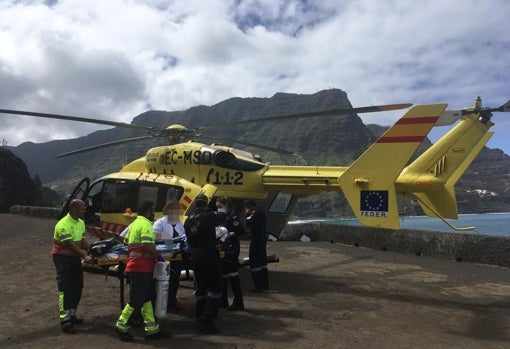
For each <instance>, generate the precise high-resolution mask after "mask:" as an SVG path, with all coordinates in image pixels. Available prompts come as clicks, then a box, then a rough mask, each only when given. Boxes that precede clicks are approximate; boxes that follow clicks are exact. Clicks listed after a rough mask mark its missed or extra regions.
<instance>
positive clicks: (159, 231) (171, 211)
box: [153, 201, 186, 311]
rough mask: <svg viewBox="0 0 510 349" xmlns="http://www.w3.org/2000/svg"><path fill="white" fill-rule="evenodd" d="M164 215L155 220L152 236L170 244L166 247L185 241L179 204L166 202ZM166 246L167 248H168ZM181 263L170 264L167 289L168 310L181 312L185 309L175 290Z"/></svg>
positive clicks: (177, 287)
mask: <svg viewBox="0 0 510 349" xmlns="http://www.w3.org/2000/svg"><path fill="white" fill-rule="evenodd" d="M163 213H164V214H165V215H164V216H163V217H161V218H160V219H158V220H156V221H155V222H154V224H153V230H154V234H156V239H158V240H164V241H165V242H170V244H168V245H173V244H174V243H173V241H174V239H179V240H181V239H184V241H185V240H186V233H185V231H184V226H183V225H182V223H181V221H180V220H179V202H178V201H168V202H167V203H166V205H165V207H163ZM168 245H167V246H168ZM181 270H182V262H180V261H172V262H170V284H169V287H168V308H167V309H168V310H173V311H181V310H186V307H185V306H184V305H182V304H178V303H177V290H178V289H179V282H180V278H181Z"/></svg>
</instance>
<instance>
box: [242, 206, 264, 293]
mask: <svg viewBox="0 0 510 349" xmlns="http://www.w3.org/2000/svg"><path fill="white" fill-rule="evenodd" d="M266 224H267V217H266V212H265V211H264V210H262V209H261V208H260V207H258V206H257V203H256V202H255V201H248V202H247V203H246V225H247V226H248V227H249V228H250V231H251V238H250V248H249V252H248V254H249V259H250V273H251V278H252V280H253V285H254V288H253V289H252V292H264V291H266V290H268V289H269V273H268V270H267V251H266V245H267V231H266Z"/></svg>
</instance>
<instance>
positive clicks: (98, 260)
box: [84, 244, 221, 309]
mask: <svg viewBox="0 0 510 349" xmlns="http://www.w3.org/2000/svg"><path fill="white" fill-rule="evenodd" d="M156 249H157V250H158V252H159V254H160V256H161V258H163V259H164V260H166V261H169V262H170V263H172V262H177V261H178V262H182V263H183V267H184V269H186V270H189V268H190V260H191V257H190V255H189V254H188V253H187V252H186V251H184V250H182V249H181V248H180V246H179V245H178V244H177V245H175V247H174V248H173V249H172V250H167V249H166V248H165V247H164V245H163V246H162V245H156ZM220 257H221V255H220ZM127 260H128V248H127V246H126V245H124V244H117V245H115V246H114V247H113V248H111V249H110V250H109V251H107V252H106V253H104V254H102V255H99V256H95V257H94V259H93V262H92V265H84V268H86V269H91V268H92V269H93V268H95V269H96V270H97V269H99V270H103V271H104V272H105V273H108V272H109V271H110V270H111V268H115V274H116V275H117V277H118V278H119V282H120V284H119V290H120V307H121V309H124V305H125V300H124V294H125V288H124V284H125V280H126V275H125V269H126V263H127Z"/></svg>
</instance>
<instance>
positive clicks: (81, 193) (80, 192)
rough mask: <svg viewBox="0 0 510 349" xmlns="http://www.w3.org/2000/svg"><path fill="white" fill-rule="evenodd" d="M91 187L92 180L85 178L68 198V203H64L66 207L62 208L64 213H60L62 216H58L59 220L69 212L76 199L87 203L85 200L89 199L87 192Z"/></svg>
mask: <svg viewBox="0 0 510 349" xmlns="http://www.w3.org/2000/svg"><path fill="white" fill-rule="evenodd" d="M89 185H90V179H89V178H88V177H85V178H83V179H82V180H81V181H80V182H79V183H78V185H77V186H76V188H74V190H73V192H72V193H71V195H69V197H68V198H67V200H66V202H65V203H64V206H63V207H62V211H60V215H59V216H58V219H61V218H62V217H64V216H65V215H66V214H67V213H68V212H69V205H70V204H71V201H73V200H74V199H80V200H83V201H85V202H86V200H85V198H86V197H87V192H88V190H89Z"/></svg>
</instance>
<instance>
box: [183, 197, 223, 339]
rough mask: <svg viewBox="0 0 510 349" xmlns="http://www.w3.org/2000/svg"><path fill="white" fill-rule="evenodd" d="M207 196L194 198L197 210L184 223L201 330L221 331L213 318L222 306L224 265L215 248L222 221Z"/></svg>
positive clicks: (197, 315)
mask: <svg viewBox="0 0 510 349" xmlns="http://www.w3.org/2000/svg"><path fill="white" fill-rule="evenodd" d="M207 203H208V199H207V197H206V196H205V195H202V194H199V196H197V198H196V199H195V209H196V211H195V213H194V214H192V215H190V216H189V217H188V219H187V220H186V222H185V223H184V228H185V230H186V236H187V239H188V243H189V245H190V248H191V262H192V267H193V272H194V276H195V311H196V317H197V322H198V329H199V331H200V332H204V333H209V334H214V333H217V332H218V328H217V327H216V325H215V323H214V320H215V319H216V315H217V314H218V311H219V309H220V305H221V297H222V292H223V281H222V278H221V266H220V260H219V253H218V249H217V248H216V231H215V228H216V227H217V226H218V225H219V221H218V216H217V214H216V213H215V212H212V211H208V210H207Z"/></svg>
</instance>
